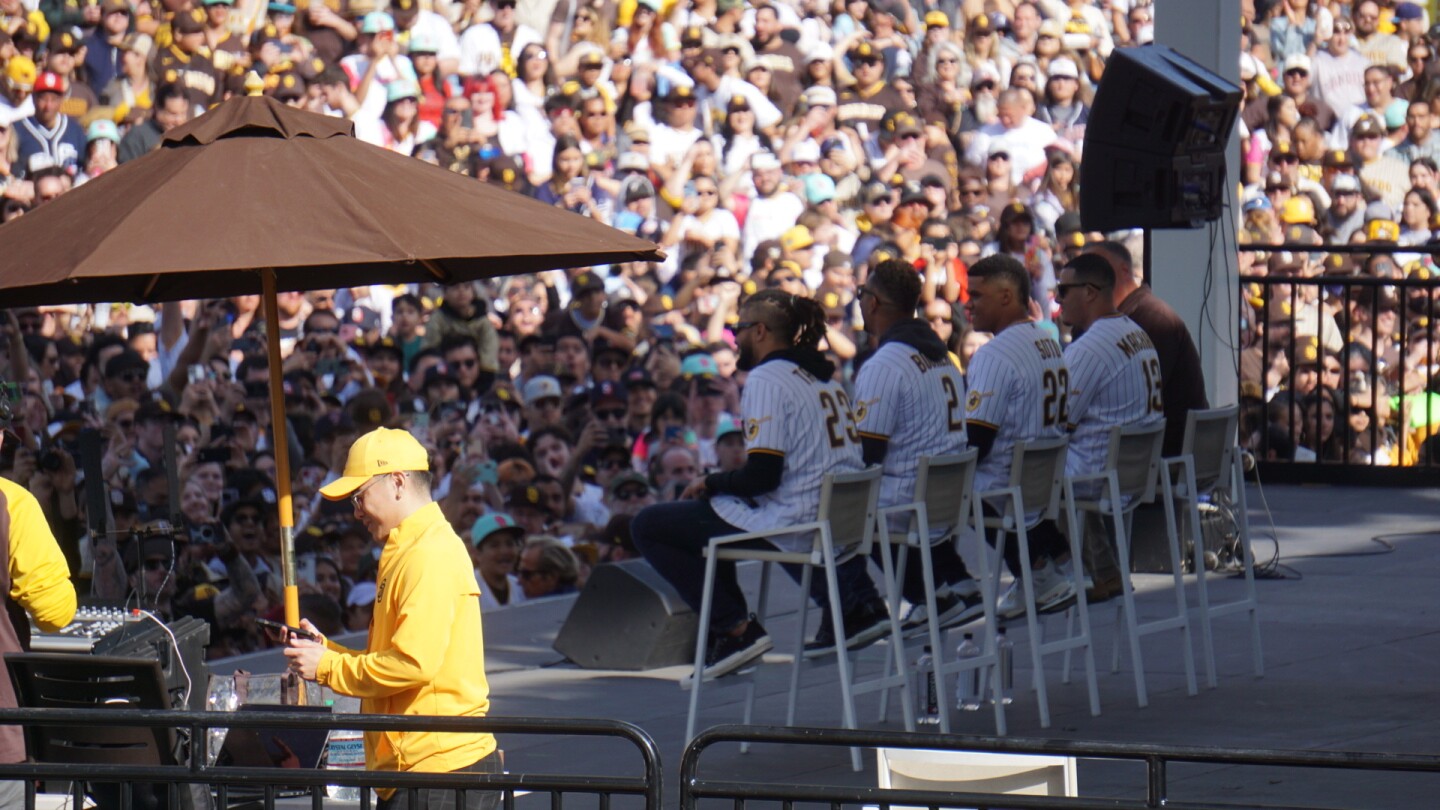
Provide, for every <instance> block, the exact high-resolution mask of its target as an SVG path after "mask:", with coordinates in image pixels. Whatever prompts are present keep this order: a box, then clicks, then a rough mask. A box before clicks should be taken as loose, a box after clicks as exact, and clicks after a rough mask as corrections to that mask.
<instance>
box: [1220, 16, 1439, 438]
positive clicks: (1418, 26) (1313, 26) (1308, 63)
mask: <svg viewBox="0 0 1440 810" xmlns="http://www.w3.org/2000/svg"><path fill="white" fill-rule="evenodd" d="M1257 5H1259V4H1257ZM1437 43H1440V26H1436V27H1434V28H1432V27H1431V26H1430V20H1429V19H1428V15H1427V13H1426V12H1425V11H1424V9H1422V8H1421V7H1420V6H1419V5H1417V4H1414V3H1408V2H1402V3H1398V4H1395V3H1390V2H1377V0H1359V2H1355V3H1344V4H1342V3H1323V2H1322V3H1313V2H1312V3H1307V2H1303V0H1282V1H1281V2H1280V3H1278V4H1276V7H1275V9H1274V10H1273V11H1272V13H1271V14H1270V15H1269V16H1268V18H1264V19H1262V18H1257V19H1255V20H1254V22H1253V24H1250V25H1247V26H1246V27H1245V29H1244V34H1243V39H1242V40H1241V46H1242V50H1241V53H1242V55H1241V61H1240V75H1241V78H1242V80H1243V85H1244V90H1245V103H1244V107H1243V109H1242V111H1241V116H1240V117H1241V124H1240V126H1241V136H1242V149H1243V158H1244V173H1245V176H1244V179H1245V186H1244V188H1243V190H1242V192H1241V193H1242V202H1241V209H1242V221H1241V224H1240V230H1239V241H1240V243H1241V245H1242V249H1241V252H1240V256H1239V259H1240V270H1241V273H1242V274H1246V275H1249V276H1251V277H1252V279H1251V280H1250V283H1247V284H1245V285H1243V287H1242V293H1241V324H1240V329H1241V332H1240V341H1241V342H1240V346H1241V381H1242V383H1241V394H1242V402H1243V403H1244V405H1245V408H1244V410H1243V420H1242V421H1243V434H1244V435H1243V437H1242V440H1243V441H1245V442H1246V443H1247V445H1248V446H1250V447H1251V448H1253V449H1254V450H1255V451H1256V452H1257V454H1258V455H1260V456H1261V457H1262V458H1268V459H1273V460H1282V461H1288V460H1294V461H1306V462H1309V461H1314V462H1331V463H1350V464H1361V465H1372V464H1373V465H1383V466H1400V465H1416V464H1429V463H1434V462H1435V461H1436V460H1440V456H1437V455H1436V454H1435V452H1434V450H1435V448H1434V447H1433V446H1432V445H1433V442H1432V441H1431V436H1432V434H1433V432H1434V425H1436V424H1440V423H1437V421H1436V419H1435V418H1434V417H1433V416H1432V411H1431V409H1432V407H1433V406H1432V405H1431V399H1432V398H1433V397H1434V396H1435V392H1436V391H1440V388H1437V386H1436V384H1435V380H1434V376H1435V369H1436V351H1435V348H1434V341H1435V339H1436V337H1437V333H1436V326H1437V320H1436V317H1437V314H1440V313H1437V312H1436V310H1435V305H1434V303H1433V301H1434V283H1433V280H1434V279H1435V276H1436V261H1437V257H1440V204H1437V202H1436V199H1437V193H1440V190H1437V184H1436V179H1437V168H1436V161H1437V159H1440V132H1437V131H1436V130H1435V120H1436V118H1435V113H1436V112H1437V106H1440V64H1437V61H1436V59H1435V54H1436V47H1437ZM1282 244H1283V245H1285V246H1287V249H1283V250H1277V249H1272V248H1271V247H1268V246H1278V245H1282ZM1372 245H1373V246H1377V247H1378V248H1379V249H1377V250H1374V251H1369V250H1365V249H1363V248H1361V249H1357V250H1354V251H1338V250H1337V251H1329V250H1325V249H1324V246H1352V247H1354V246H1372ZM1307 247H1313V248H1314V249H1310V250H1307V249H1306V248H1307ZM1385 279H1395V280H1408V281H1402V282H1401V283H1399V284H1376V283H1375V281H1376V280H1385Z"/></svg>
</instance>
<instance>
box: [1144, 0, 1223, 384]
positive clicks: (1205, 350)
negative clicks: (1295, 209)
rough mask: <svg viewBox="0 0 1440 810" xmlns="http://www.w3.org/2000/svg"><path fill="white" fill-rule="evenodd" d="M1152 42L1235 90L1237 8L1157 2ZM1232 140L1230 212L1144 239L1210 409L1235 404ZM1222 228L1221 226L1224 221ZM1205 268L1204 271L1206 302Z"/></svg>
mask: <svg viewBox="0 0 1440 810" xmlns="http://www.w3.org/2000/svg"><path fill="white" fill-rule="evenodd" d="M1155 41H1156V42H1159V43H1163V44H1165V45H1168V46H1170V47H1171V48H1174V49H1175V50H1177V51H1179V52H1180V53H1182V54H1184V55H1186V56H1188V57H1189V58H1191V59H1193V60H1195V61H1196V62H1199V63H1200V64H1201V65H1203V66H1205V67H1207V68H1209V69H1210V70H1213V71H1215V72H1216V73H1218V74H1219V75H1221V76H1224V77H1225V78H1227V79H1229V80H1230V81H1232V82H1235V83H1237V84H1238V83H1239V74H1240V68H1239V59H1240V0H1157V2H1156V14H1155ZM1239 155H1240V151H1239V145H1238V138H1237V137H1234V136H1232V137H1231V140H1230V144H1229V146H1228V147H1227V148H1226V150H1225V161H1226V165H1227V167H1228V172H1229V181H1230V182H1229V185H1228V186H1227V188H1226V193H1227V194H1228V195H1230V206H1229V208H1227V209H1226V210H1225V211H1224V212H1223V213H1222V214H1221V220H1219V221H1217V222H1216V226H1217V228H1218V229H1219V231H1218V233H1217V235H1216V238H1215V240H1214V246H1213V247H1212V246H1211V238H1210V237H1211V229H1210V228H1209V227H1208V226H1207V227H1202V228H1199V229H1196V230H1165V231H1155V232H1154V233H1153V234H1152V237H1151V247H1152V250H1153V251H1154V255H1153V256H1152V257H1151V260H1150V261H1151V264H1150V267H1151V287H1152V288H1153V289H1154V291H1155V294H1156V295H1158V296H1160V298H1161V299H1163V300H1164V301H1165V302H1166V303H1168V304H1169V305H1170V306H1171V307H1172V308H1174V310H1175V311H1176V312H1177V313H1178V314H1179V315H1180V317H1181V318H1184V319H1185V325H1186V326H1188V327H1189V328H1190V334H1191V336H1193V337H1194V338H1195V345H1196V347H1197V348H1199V350H1200V357H1201V361H1202V368H1203V369H1204V372H1205V385H1206V393H1207V394H1208V396H1209V398H1210V405H1211V407H1217V406H1219V405H1226V404H1232V403H1234V402H1236V401H1237V389H1238V382H1237V379H1236V377H1237V376H1238V375H1237V374H1236V373H1235V369H1236V368H1237V363H1238V352H1237V351H1236V349H1235V348H1234V347H1235V345H1236V336H1237V334H1238V331H1239V318H1240V314H1239V312H1238V311H1237V310H1236V305H1237V300H1238V299H1237V297H1236V288H1237V286H1238V285H1239V279H1238V276H1237V271H1236V267H1237V264H1236V246H1235V239H1234V233H1235V227H1234V226H1233V225H1231V224H1230V221H1234V220H1235V219H1236V217H1237V216H1238V214H1237V212H1238V211H1239V205H1240V204H1239V200H1238V194H1237V189H1238V185H1237V184H1238V183H1239V178H1240V161H1239ZM1227 217H1228V218H1229V220H1230V221H1226V218H1227ZM1207 260H1208V262H1209V267H1210V285H1209V295H1208V297H1207V295H1206V284H1205V280H1206V268H1207V264H1206V263H1207Z"/></svg>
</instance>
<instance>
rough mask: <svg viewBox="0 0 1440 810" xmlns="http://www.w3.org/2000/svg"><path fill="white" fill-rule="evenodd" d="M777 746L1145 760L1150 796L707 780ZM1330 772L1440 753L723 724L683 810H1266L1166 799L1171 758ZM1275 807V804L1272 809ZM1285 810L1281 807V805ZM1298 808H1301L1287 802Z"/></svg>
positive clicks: (1422, 769)
mask: <svg viewBox="0 0 1440 810" xmlns="http://www.w3.org/2000/svg"><path fill="white" fill-rule="evenodd" d="M745 742H748V743H770V744H779V745H819V746H826V747H831V748H850V747H854V746H864V747H875V748H910V749H938V750H952V751H976V752H987V753H1003V754H1045V755H1051V756H1069V757H1075V758H1077V759H1108V760H1129V761H1133V762H1142V763H1144V764H1145V765H1146V796H1145V798H1144V799H1098V798H1085V797H1079V798H1070V797H1051V796H1012V795H999V794H993V793H987V794H977V793H964V792H957V791H943V792H942V791H936V790H901V789H886V790H882V789H880V788H878V787H855V786H853V785H852V786H841V785H833V786H832V785H790V784H783V785H782V784H767V783H765V782H764V781H762V780H760V779H757V778H755V777H749V778H746V777H745V776H744V775H741V776H739V777H736V778H734V779H731V780H726V781H722V780H709V779H701V778H700V777H699V762H700V758H701V756H702V755H703V754H704V753H705V751H706V750H707V749H708V748H710V747H711V746H713V745H716V744H718V743H745ZM1174 762H1185V763H1206V764H1221V765H1245V766H1275V767H1298V768H1320V769H1325V768H1330V769H1337V770H1354V771H1373V772H1401V773H1426V774H1440V756H1433V755H1410V754H1380V753H1361V752H1347V751H1283V750H1272V749H1246V748H1219V747H1203V746H1174V745H1152V744H1142V743H1110V742H1071V741H1068V740H1034V739H1028V740H1027V739H1017V738H1009V737H1005V738H1001V737H981V736H968V735H960V734H918V733H906V732H882V731H865V730H861V731H851V730H847V729H829V728H789V727H776V726H741V725H725V726H716V727H714V728H711V729H707V730H706V731H702V732H701V733H700V734H698V735H696V737H695V739H694V740H692V741H691V742H690V744H689V745H688V746H687V747H686V748H685V753H684V756H683V757H682V758H681V760H680V770H679V773H680V805H679V806H680V808H681V810H696V808H697V807H698V802H699V800H700V799H702V798H708V799H718V800H724V799H732V800H734V801H735V806H736V807H737V808H739V807H743V806H745V805H744V804H743V802H744V801H747V800H763V801H767V802H790V803H795V802H805V803H829V804H830V805H831V806H835V807H839V806H842V805H843V806H851V805H864V804H869V805H877V806H880V807H885V806H901V805H904V806H914V805H918V806H922V807H925V806H929V807H975V808H993V809H994V810H1000V809H1001V808H1005V809H1007V810H1009V809H1010V808H1019V809H1020V810H1041V809H1042V808H1043V809H1044V810H1149V809H1151V808H1156V807H1167V808H1172V809H1174V810H1240V808H1245V809H1246V810H1263V808H1265V807H1267V806H1266V805H1257V804H1255V803H1254V802H1250V801H1247V802H1244V803H1242V804H1229V803H1215V802H1208V803H1207V802H1172V801H1170V800H1169V797H1168V795H1167V792H1168V787H1167V781H1166V780H1167V773H1166V770H1167V768H1168V765H1169V764H1170V763H1174ZM1270 807H1275V806H1273V805H1270ZM1277 810H1279V809H1278V808H1277ZM1286 810H1294V808H1286Z"/></svg>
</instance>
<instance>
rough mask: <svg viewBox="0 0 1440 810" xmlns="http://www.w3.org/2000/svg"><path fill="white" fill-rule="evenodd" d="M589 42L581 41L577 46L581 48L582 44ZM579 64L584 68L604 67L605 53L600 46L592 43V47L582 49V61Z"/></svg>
mask: <svg viewBox="0 0 1440 810" xmlns="http://www.w3.org/2000/svg"><path fill="white" fill-rule="evenodd" d="M589 44H590V43H580V44H578V45H576V46H575V47H576V48H577V49H580V48H581V46H582V45H589ZM578 64H579V65H580V67H582V68H587V67H603V66H604V65H605V53H604V52H603V51H601V50H600V48H599V47H597V46H594V45H591V47H589V48H584V49H583V50H581V53H580V61H579V63H578Z"/></svg>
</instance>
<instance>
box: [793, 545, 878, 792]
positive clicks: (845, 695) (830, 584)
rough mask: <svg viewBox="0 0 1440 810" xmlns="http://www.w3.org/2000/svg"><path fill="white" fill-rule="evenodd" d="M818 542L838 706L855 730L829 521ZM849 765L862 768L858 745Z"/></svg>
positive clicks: (847, 659)
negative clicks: (831, 624)
mask: <svg viewBox="0 0 1440 810" xmlns="http://www.w3.org/2000/svg"><path fill="white" fill-rule="evenodd" d="M820 543H821V548H820V553H821V559H823V560H824V563H825V586H826V590H827V591H828V593H829V596H830V620H831V621H833V622H835V625H834V626H835V660H836V661H837V662H838V663H839V664H840V699H841V704H840V709H841V714H842V716H843V717H844V720H845V728H848V729H851V730H854V729H855V728H857V724H856V722H855V694H854V692H853V691H851V684H852V683H853V682H854V681H853V680H852V675H851V672H852V670H851V668H850V663H851V662H850V651H849V650H847V649H845V621H844V617H843V616H842V612H843V611H841V609H840V578H839V571H838V567H837V566H836V564H835V547H834V545H832V542H831V540H830V526H829V524H825V525H822V526H821V527H820ZM807 593H808V591H807ZM797 673H798V670H797ZM850 764H851V766H852V767H853V768H854V769H855V771H856V772H859V771H860V770H861V769H862V768H863V767H864V766H863V765H862V764H861V763H860V749H859V748H851V749H850Z"/></svg>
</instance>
